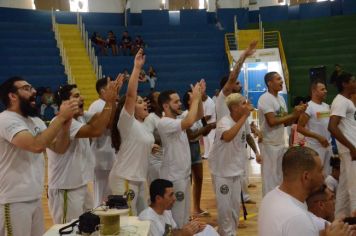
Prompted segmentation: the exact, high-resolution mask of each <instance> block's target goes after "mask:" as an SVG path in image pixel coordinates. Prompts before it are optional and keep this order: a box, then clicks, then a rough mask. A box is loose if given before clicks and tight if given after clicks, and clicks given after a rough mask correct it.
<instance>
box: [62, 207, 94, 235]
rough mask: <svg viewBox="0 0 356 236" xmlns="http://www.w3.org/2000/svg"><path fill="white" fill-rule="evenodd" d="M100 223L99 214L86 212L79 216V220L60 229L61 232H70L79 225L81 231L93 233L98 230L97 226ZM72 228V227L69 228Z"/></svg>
mask: <svg viewBox="0 0 356 236" xmlns="http://www.w3.org/2000/svg"><path fill="white" fill-rule="evenodd" d="M78 223H79V225H78ZM99 224H100V218H99V216H97V215H95V214H93V213H91V212H85V213H84V214H82V215H81V216H79V220H76V221H74V222H73V223H71V224H69V225H67V226H64V227H63V228H60V229H59V234H60V235H63V234H70V233H72V232H73V230H74V227H75V226H77V225H78V229H79V233H80V234H81V233H87V234H91V233H93V232H95V231H97V226H98V225H99ZM69 228H71V229H69ZM68 229H69V230H68Z"/></svg>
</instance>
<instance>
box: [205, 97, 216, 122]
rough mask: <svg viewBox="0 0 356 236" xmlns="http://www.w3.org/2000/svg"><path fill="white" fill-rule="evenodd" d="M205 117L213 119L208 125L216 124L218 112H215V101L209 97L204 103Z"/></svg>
mask: <svg viewBox="0 0 356 236" xmlns="http://www.w3.org/2000/svg"><path fill="white" fill-rule="evenodd" d="M203 109H204V116H211V118H210V119H209V120H208V121H207V123H208V124H210V123H214V122H216V111H215V103H214V101H213V99H211V98H210V97H209V96H208V98H207V99H206V100H205V101H204V102H203Z"/></svg>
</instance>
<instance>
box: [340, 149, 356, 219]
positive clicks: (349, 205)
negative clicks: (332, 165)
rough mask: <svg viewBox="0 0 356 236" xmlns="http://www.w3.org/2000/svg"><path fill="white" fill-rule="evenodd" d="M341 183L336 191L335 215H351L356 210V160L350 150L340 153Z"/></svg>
mask: <svg viewBox="0 0 356 236" xmlns="http://www.w3.org/2000/svg"><path fill="white" fill-rule="evenodd" d="M339 156H340V159H341V166H340V178H339V185H338V187H337V191H336V206H335V216H336V217H339V216H341V215H346V216H350V214H351V212H353V211H355V210H356V161H351V155H350V152H346V153H342V154H341V153H340V154H339Z"/></svg>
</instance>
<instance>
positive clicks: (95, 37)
mask: <svg viewBox="0 0 356 236" xmlns="http://www.w3.org/2000/svg"><path fill="white" fill-rule="evenodd" d="M90 40H91V41H92V43H93V44H94V46H95V47H96V48H100V52H101V55H104V56H107V51H106V42H105V40H104V39H103V38H102V37H101V36H100V34H98V33H97V32H94V33H93V34H92V35H91V37H90Z"/></svg>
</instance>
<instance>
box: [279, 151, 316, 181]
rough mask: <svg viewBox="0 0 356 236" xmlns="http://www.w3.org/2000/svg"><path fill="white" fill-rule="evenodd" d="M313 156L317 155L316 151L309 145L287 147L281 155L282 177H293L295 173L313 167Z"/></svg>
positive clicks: (314, 164)
mask: <svg viewBox="0 0 356 236" xmlns="http://www.w3.org/2000/svg"><path fill="white" fill-rule="evenodd" d="M315 156H318V153H317V152H316V151H314V150H313V149H311V148H309V147H299V146H298V147H291V148H289V149H288V150H287V152H286V153H284V155H283V160H282V172H283V178H284V179H287V178H289V179H294V178H295V177H296V176H297V174H299V173H301V172H303V171H309V170H312V169H313V168H315V166H316V163H315V160H314V157H315Z"/></svg>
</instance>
